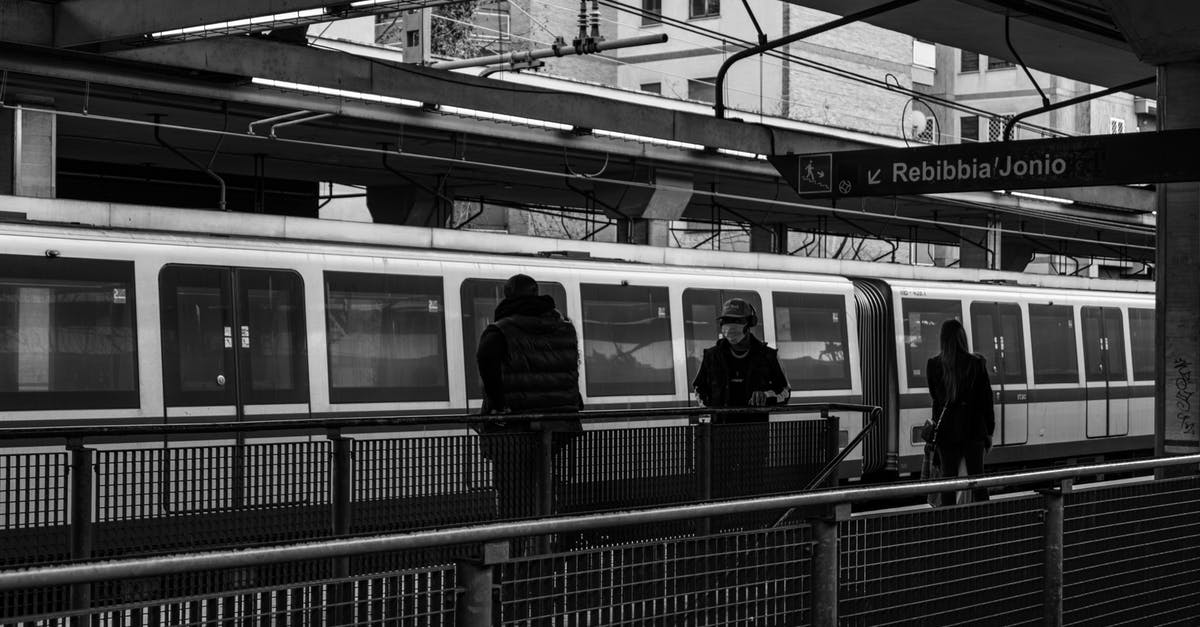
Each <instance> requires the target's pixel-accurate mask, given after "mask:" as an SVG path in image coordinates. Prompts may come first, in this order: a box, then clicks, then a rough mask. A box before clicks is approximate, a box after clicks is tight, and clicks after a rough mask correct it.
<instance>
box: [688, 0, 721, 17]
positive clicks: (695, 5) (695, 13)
mask: <svg viewBox="0 0 1200 627" xmlns="http://www.w3.org/2000/svg"><path fill="white" fill-rule="evenodd" d="M720 14H721V0H692V3H691V10H690V12H689V13H688V17H691V18H693V19H695V18H698V17H717V16H718V15H720Z"/></svg>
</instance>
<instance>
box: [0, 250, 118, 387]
mask: <svg viewBox="0 0 1200 627" xmlns="http://www.w3.org/2000/svg"><path fill="white" fill-rule="evenodd" d="M134 320H135V316H134V298H133V263H132V262H127V261H104V260H98V259H62V258H48V257H32V256H19V255H0V409H4V410H22V409H80V408H119V407H137V406H138V404H139V401H138V374H137V352H136V351H137V348H136V347H137V336H136V333H135V329H134Z"/></svg>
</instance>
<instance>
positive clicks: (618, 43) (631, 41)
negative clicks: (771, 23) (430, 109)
mask: <svg viewBox="0 0 1200 627" xmlns="http://www.w3.org/2000/svg"><path fill="white" fill-rule="evenodd" d="M910 1H911V0H910ZM665 41H667V35H666V33H659V34H657V35H641V36H639V37H630V38H628V39H614V40H612V41H600V42H596V44H595V50H593V51H584V50H580V49H578V48H576V47H575V46H569V45H566V44H563V45H561V46H560V45H557V44H555V45H553V46H551V47H549V48H538V49H536V50H521V51H516V52H506V53H504V54H494V55H491V56H489V57H477V58H474V59H462V60H460V61H443V62H441V63H433V64H431V65H430V66H429V67H431V68H434V69H437V70H457V69H459V68H464V67H477V66H480V65H495V64H497V63H528V62H531V61H534V60H536V59H545V58H547V57H565V56H568V55H573V54H587V53H588V52H604V51H606V50H617V49H619V48H632V47H634V46H646V45H650V44H661V43H663V42H665Z"/></svg>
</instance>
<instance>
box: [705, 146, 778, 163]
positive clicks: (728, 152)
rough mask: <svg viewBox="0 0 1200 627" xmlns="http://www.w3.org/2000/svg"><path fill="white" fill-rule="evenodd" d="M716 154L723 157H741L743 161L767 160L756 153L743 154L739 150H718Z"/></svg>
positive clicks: (764, 156)
mask: <svg viewBox="0 0 1200 627" xmlns="http://www.w3.org/2000/svg"><path fill="white" fill-rule="evenodd" d="M717 152H719V153H721V154H723V155H729V156H731V157H742V158H745V159H762V160H763V161H766V160H767V156H766V155H760V154H758V153H756V152H743V151H741V150H733V149H732V148H718V149H717Z"/></svg>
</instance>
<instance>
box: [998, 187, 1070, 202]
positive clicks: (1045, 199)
mask: <svg viewBox="0 0 1200 627" xmlns="http://www.w3.org/2000/svg"><path fill="white" fill-rule="evenodd" d="M1001 193H1003V191H1001ZM1008 193H1009V194H1011V195H1013V196H1017V197H1018V198H1028V199H1030V200H1040V201H1042V202H1053V203H1058V204H1060V205H1073V204H1075V201H1074V200H1068V199H1066V198H1055V197H1054V196H1043V195H1041V194H1030V193H1028V192H1018V191H1012V190H1010V191H1009V192H1008Z"/></svg>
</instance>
